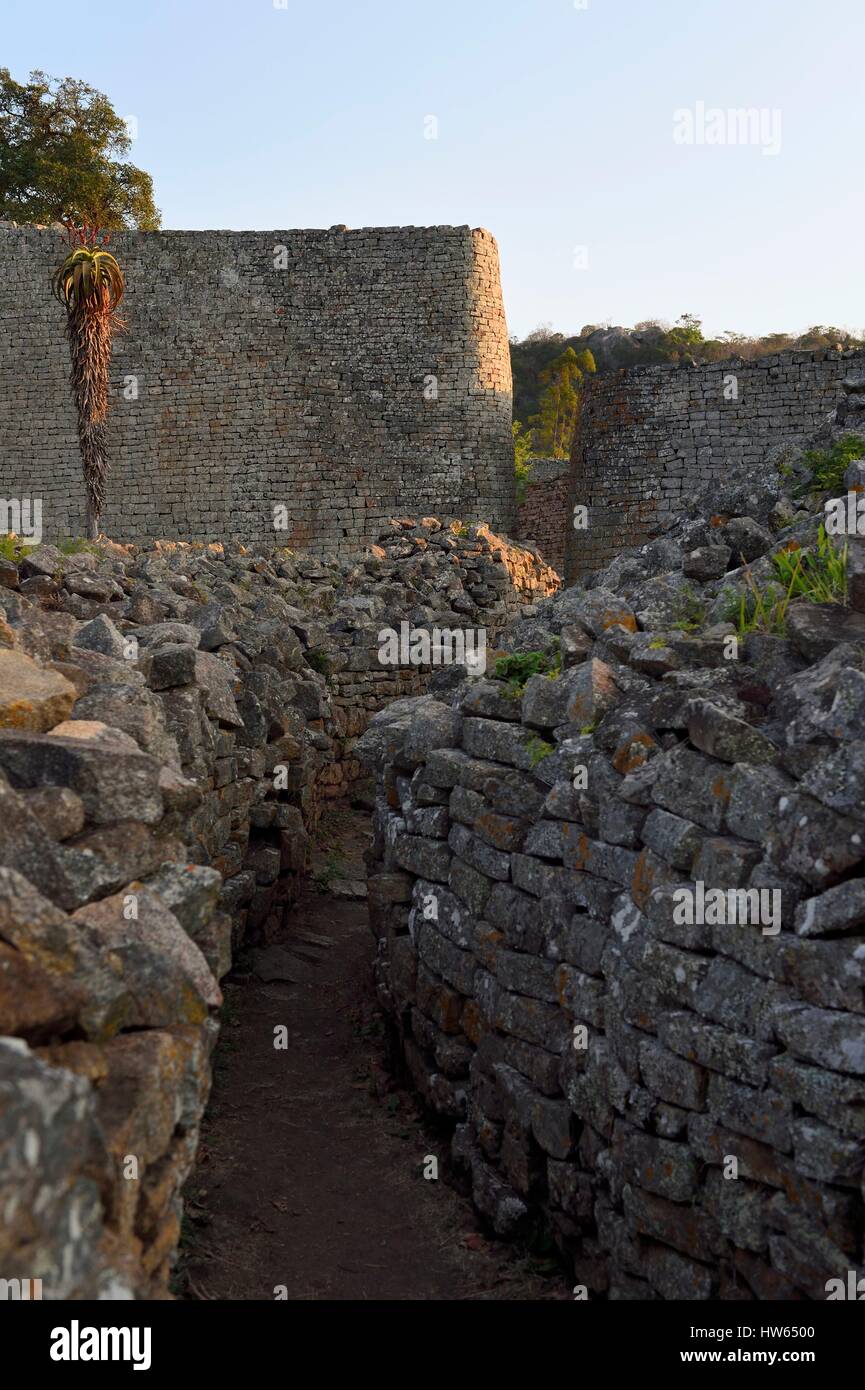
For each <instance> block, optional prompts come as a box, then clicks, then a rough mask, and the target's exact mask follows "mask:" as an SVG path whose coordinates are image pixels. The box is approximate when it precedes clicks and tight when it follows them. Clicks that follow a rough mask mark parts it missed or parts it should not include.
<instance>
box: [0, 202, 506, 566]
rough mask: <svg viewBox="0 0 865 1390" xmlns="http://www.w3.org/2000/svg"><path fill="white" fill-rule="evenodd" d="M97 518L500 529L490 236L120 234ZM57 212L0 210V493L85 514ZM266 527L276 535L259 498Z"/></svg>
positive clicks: (207, 528)
mask: <svg viewBox="0 0 865 1390" xmlns="http://www.w3.org/2000/svg"><path fill="white" fill-rule="evenodd" d="M111 249H112V251H113V252H114V253H115V254H116V255H117V257H118V259H119V260H120V262H121V264H122V266H123V269H124V271H125V273H126V282H127V293H126V297H125V299H124V301H123V315H124V317H125V319H126V320H127V324H128V327H127V332H126V333H125V334H123V335H121V336H119V337H118V339H117V340H116V345H115V351H114V357H113V362H112V385H111V406H112V414H111V423H110V451H111V458H112V461H113V462H112V472H111V477H110V479H109V483H108V500H107V507H106V511H105V514H104V517H103V523H104V529H105V532H106V534H108V535H111V536H113V537H115V538H116V539H118V540H134V539H140V538H142V537H147V536H151V537H157V538H162V539H165V538H177V539H183V540H205V541H209V540H216V539H236V540H241V541H246V542H257V543H264V544H271V545H272V544H275V543H281V544H288V545H291V546H294V547H298V546H303V545H310V544H314V545H315V547H316V549H318V550H319V551H324V552H326V551H330V552H336V553H350V552H352V551H356V550H358V549H359V548H360V546H361V545H362V544H363V543H364V542H366V541H368V540H374V539H375V536H376V534H377V533H378V531H380V530H381V529H382V527H383V526H384V525H385V524H386V522H387V520H388V518H389V517H390V516H391V515H392V514H393V513H394V512H401V511H405V510H413V511H415V512H416V513H417V514H424V513H434V514H436V515H440V516H444V517H457V518H460V519H463V520H466V521H485V522H488V523H489V524H491V525H492V526H493V527H494V528H496V529H504V530H505V531H509V530H512V529H513V519H514V516H513V511H514V482H513V444H512V439H511V372H510V358H509V353H508V340H507V329H506V325H505V317H504V310H503V306H502V298H501V288H500V283H499V263H498V251H497V247H496V243H495V240H494V239H493V237H492V236H490V234H489V233H488V232H485V231H483V230H474V231H472V230H471V229H469V228H468V227H426V228H420V227H417V228H416V227H384V228H363V229H359V230H353V231H347V230H346V229H344V228H332V229H331V230H330V231H274V232H217V231H213V232H152V233H145V232H129V233H123V234H117V235H116V236H114V237H113V238H112V242H111ZM65 250H66V247H65V242H64V240H63V238H62V236H60V235H59V234H58V233H57V232H56V231H54V230H51V229H45V230H40V229H37V228H13V227H10V226H9V225H8V224H7V225H5V226H2V227H0V497H3V498H5V499H9V498H22V497H40V498H41V499H42V504H43V528H44V535H45V537H46V539H56V538H57V537H58V536H61V535H80V534H82V522H83V490H82V482H81V465H80V460H79V455H78V446H77V440H76V433H75V418H74V412H73V409H72V404H71V399H70V394H69V389H68V385H67V380H68V375H69V361H68V351H67V347H66V343H65V340H64V335H63V321H64V316H63V311H62V309H61V307H60V305H58V304H57V303H56V301H54V300H53V299H52V297H51V294H50V288H49V287H50V277H51V274H52V271H53V270H54V269H55V268H56V266H57V264H59V262H60V260H61V259H62V257H63V255H64V253H65ZM275 506H276V507H284V509H285V510H284V512H280V513H279V514H278V521H279V524H280V526H281V528H282V530H281V531H280V532H277V533H276V534H275V533H274V513H273V508H274V507H275Z"/></svg>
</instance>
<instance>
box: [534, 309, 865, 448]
mask: <svg viewBox="0 0 865 1390" xmlns="http://www.w3.org/2000/svg"><path fill="white" fill-rule="evenodd" d="M863 345H865V338H857V337H856V336H855V335H853V334H852V333H849V332H848V331H847V330H846V329H840V328H832V327H823V326H821V325H816V326H815V327H813V328H809V329H808V331H807V332H806V333H802V334H800V335H799V336H798V337H797V336H796V335H795V334H792V333H771V334H769V335H768V336H767V337H765V338H749V337H746V336H745V335H743V334H736V333H725V334H724V336H723V338H704V337H703V334H702V330H701V326H700V320H699V319H697V318H695V317H694V316H693V315H691V314H683V315H682V317H681V318H680V319H679V321H678V323H676V324H675V325H673V326H670V325H669V324H664V323H661V322H645V323H638V324H637V325H636V326H635V327H634V328H621V327H611V326H610V325H603V326H598V325H596V324H587V325H586V326H585V327H584V328H582V329H581V330H580V332H579V333H578V334H575V335H573V336H571V337H568V336H566V335H565V334H564V333H554V332H553V331H552V329H551V327H550V326H549V325H544V326H543V327H541V328H536V329H535V331H534V332H533V333H529V335H528V337H526V338H523V339H522V341H520V340H519V339H517V338H512V339H511V369H512V371H513V377H514V419H515V420H520V421H521V422H522V423H523V424H525V422H526V421H527V420H528V418H529V416H530V415H534V414H536V413H537V410H538V406H539V396H540V391H541V389H542V388H540V387H539V383H538V377H539V375H540V373H541V372H542V371H543V370H544V368H545V367H546V366H547V365H548V363H550V362H551V361H552V360H553V358H554V357H557V356H558V355H559V353H561V352H562V351H563V350H564V349H565V348H566V347H572V348H573V349H574V351H575V352H577V353H580V352H582V351H584V350H585V349H588V350H589V351H590V352H591V354H592V356H593V357H594V359H595V364H596V366H597V369H598V371H599V372H601V373H603V372H609V371H615V370H616V369H617V368H619V367H633V366H638V365H641V364H642V365H651V364H653V363H658V362H683V363H685V362H697V363H699V362H721V361H724V360H725V359H726V358H728V357H743V358H745V359H746V360H748V359H751V358H754V357H766V356H768V355H769V354H771V353H773V352H784V351H787V350H789V349H799V350H806V349H809V348H831V347H844V348H849V347H862V346H863Z"/></svg>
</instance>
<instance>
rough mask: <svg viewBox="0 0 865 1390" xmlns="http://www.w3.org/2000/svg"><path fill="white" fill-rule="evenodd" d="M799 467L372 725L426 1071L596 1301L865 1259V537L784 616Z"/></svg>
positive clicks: (385, 877)
mask: <svg viewBox="0 0 865 1390" xmlns="http://www.w3.org/2000/svg"><path fill="white" fill-rule="evenodd" d="M837 437H838V426H837V425H835V426H832V427H830V428H828V429H827V433H826V435H825V439H824V441H823V442H825V443H830V444H831V442H832V441H833V440H834V439H836V438H837ZM861 467H862V465H861V464H859V463H853V464H851V465H850V470H849V471H848V476H847V477H846V478H845V482H844V487H845V488H846V487H847V486H854V487H858V486H859V483H858V481H857V478H858V474H859V472H860V471H861ZM806 472H807V469H806V468H805V465H803V464H801V463H800V462H797V461H796V460H793V462H792V463H790V462H789V461H788V462H787V463H785V465H784V473H783V474H781V475H779V473H778V471H777V469H775V468H774V467H771V468H767V469H765V470H763V471H762V473H761V474H760V475H759V476H757V477H755V476H754V474H753V472H752V471H751V470H750V469H748V470H747V471H746V470H743V472H742V474H741V475H738V474H737V472H736V470H735V469H731V470H730V472H729V474H728V477H727V480H726V482H725V483H724V484H723V485H716V486H714V488H713V490H712V493H711V495H710V496H709V497H708V498H704V499H702V500H698V501H697V502H696V503H695V504H694V505H693V506H692V507H691V508H690V509H689V514H688V515H686V516H685V517H683V518H681V519H680V520H679V521H678V522H676V524H675V525H673V526H671V527H670V528H668V530H667V532H666V534H665V535H664V536H663V537H660V538H658V539H657V540H655V541H654V542H652V543H651V544H648V545H646V546H644V547H642V548H641V549H639V550H633V551H630V552H626V553H623V554H622V555H620V556H619V557H617V558H616V559H615V560H614V561H613V562H612V564H611V565H610V566H609V567H608V568H607V569H606V570H605V571H600V572H596V573H595V574H593V575H592V577H591V583H590V587H588V588H585V587H577V588H573V589H568V590H565V591H564V592H563V593H561V594H559V595H557V596H555V597H553V598H551V599H549V600H546V601H544V602H542V603H540V604H538V605H537V606H536V609H535V612H534V613H532V614H531V615H528V616H526V617H524V618H522V619H520V620H518V621H517V622H516V623H514V624H513V625H511V627H510V628H509V629H508V631H507V632H506V633H505V635H504V637H503V640H502V645H503V646H504V647H505V648H507V650H508V651H509V652H510V653H511V658H510V661H507V662H501V663H500V664H499V665H498V666H497V667H494V668H493V669H492V670H491V671H489V672H488V673H487V675H486V676H485V677H484V678H483V679H478V678H477V677H475V676H473V675H471V674H470V673H468V672H467V673H466V675H465V679H464V680H463V681H462V682H460V683H459V684H458V685H456V686H453V685H452V686H451V688H450V689H447V688H445V686H444V683H443V682H436V681H434V682H433V685H432V688H431V690H430V691H429V692H428V693H427V694H426V695H425V696H424V697H423V698H422V699H421V700H420V701H415V702H413V701H403V702H401V703H400V704H398V705H396V706H393V707H391V708H389V709H386V710H383V711H382V712H381V713H379V714H378V715H376V717H375V718H374V720H373V723H372V726H371V728H370V730H369V731H368V733H367V734H366V735H365V736H364V739H363V740H362V743H361V750H360V751H361V752H362V753H364V754H365V756H366V757H367V758H368V760H369V762H370V764H371V765H373V766H374V767H375V768H376V772H377V777H378V793H377V802H376V812H375V817H374V826H375V839H374V847H373V851H372V858H371V864H370V879H369V900H370V915H371V924H372V927H373V931H374V933H375V936H376V939H377V965H376V972H377V980H378V990H379V997H380V1000H381V1002H382V1004H383V1006H384V1008H385V1009H386V1011H387V1013H388V1015H389V1017H390V1019H391V1021H392V1025H393V1029H394V1034H395V1037H396V1039H397V1042H398V1046H399V1049H400V1050H401V1053H402V1056H403V1058H404V1061H405V1064H406V1066H407V1069H408V1072H409V1073H410V1075H411V1077H412V1080H413V1083H414V1085H415V1086H416V1088H417V1089H418V1090H419V1091H420V1093H421V1094H422V1095H423V1097H424V1099H425V1101H426V1102H427V1104H428V1105H429V1106H430V1107H431V1108H432V1109H433V1110H434V1111H436V1112H437V1113H438V1114H439V1115H440V1116H441V1117H443V1118H444V1119H446V1120H448V1121H449V1122H450V1123H451V1124H452V1125H453V1145H452V1153H453V1158H454V1161H455V1163H456V1164H457V1165H458V1167H459V1168H461V1169H462V1170H463V1171H464V1172H465V1174H466V1175H467V1179H468V1181H469V1182H470V1184H471V1190H472V1193H473V1197H474V1201H475V1203H476V1205H477V1207H478V1208H479V1209H480V1211H481V1212H482V1213H483V1214H484V1215H485V1217H486V1218H487V1219H488V1221H489V1222H490V1224H491V1226H492V1227H493V1229H494V1230H495V1231H497V1232H499V1233H501V1234H507V1233H513V1232H517V1231H519V1230H520V1229H522V1228H525V1227H527V1226H528V1225H529V1223H530V1222H533V1221H536V1220H537V1219H538V1218H541V1219H542V1220H543V1221H544V1222H545V1223H546V1224H547V1225H548V1226H549V1228H550V1229H551V1231H552V1233H553V1235H554V1238H555V1240H556V1242H557V1243H558V1245H559V1247H560V1249H561V1250H562V1251H563V1252H564V1253H565V1254H566V1256H567V1257H568V1259H569V1260H570V1261H571V1262H572V1265H573V1271H574V1277H575V1280H576V1282H577V1283H578V1284H579V1285H581V1286H582V1287H583V1289H584V1291H585V1292H586V1293H587V1294H588V1296H590V1297H609V1298H611V1299H743V1298H744V1299H779V1298H794V1299H801V1298H805V1299H823V1298H825V1297H826V1296H827V1281H829V1280H830V1279H834V1278H841V1279H842V1280H844V1279H846V1278H847V1274H848V1271H849V1270H855V1271H856V1274H857V1277H858V1276H861V1275H862V1273H863V1270H862V1268H861V1266H862V1262H863V1247H862V1235H863V1215H865V1208H863V1186H862V1184H863V1165H865V1126H863V1118H862V1117H863V1108H865V993H863V985H865V973H863V970H865V964H863V962H865V877H863V874H865V782H863V775H865V774H863V769H865V754H863V750H865V744H863V742H862V728H863V725H865V611H863V601H862V597H861V593H860V590H859V588H858V585H857V580H856V576H858V575H859V573H860V569H861V567H862V564H863V559H865V552H863V547H865V541H863V540H861V539H859V538H857V537H850V539H849V554H848V558H847V578H848V590H849V592H848V598H849V606H848V605H845V604H844V603H843V602H834V603H821V602H815V601H814V598H813V596H812V597H810V598H809V597H807V596H805V597H802V596H795V597H794V599H793V601H792V602H791V604H790V606H789V608H788V610H787V612H786V620H785V621H784V620H783V614H782V615H781V618H780V619H779V620H778V621H770V620H769V617H768V616H767V613H768V609H769V608H771V604H772V602H774V601H775V600H774V599H773V598H771V597H767V594H768V592H769V585H770V584H771V583H772V582H773V580H774V582H775V583H776V587H780V586H779V584H778V573H779V571H778V568H777V565H776V564H774V563H773V558H772V557H773V556H774V555H778V554H781V553H782V552H783V553H784V554H785V555H787V556H788V558H789V556H790V555H791V554H792V555H795V554H796V553H800V554H803V555H810V556H812V557H813V556H815V555H818V537H817V530H818V524H819V508H820V505H821V504H822V502H823V501H824V500H825V499H824V497H822V496H821V497H817V498H816V499H815V498H812V499H811V500H810V502H806V501H805V500H802V499H801V498H800V499H799V500H796V499H795V498H793V497H791V495H785V492H784V489H785V488H788V487H790V486H791V484H793V483H795V482H796V480H797V478H799V477H802V476H804V474H805V473H806ZM815 503H816V505H815ZM843 544H844V537H839V538H837V540H835V541H831V542H830V544H829V548H828V552H826V551H824V555H823V559H822V560H820V559H819V556H818V558H817V559H815V561H814V564H815V566H816V569H815V570H814V571H813V572H812V573H816V572H817V570H819V572H820V573H821V574H822V576H823V577H824V578H825V577H826V573H827V570H826V566H827V565H828V563H829V560H828V558H827V555H828V556H830V557H834V560H835V562H836V563H840V559H839V557H840V553H841V550H842V547H843ZM824 546H825V542H824ZM806 563H807V562H806ZM755 594H759V595H761V597H762V598H764V599H765V601H766V606H764V608H763V609H760V607H759V605H758V604H757V602H756V600H755V597H754V596H755ZM836 597H837V598H839V599H840V598H843V593H841V592H838V593H836ZM743 600H744V607H743V606H742V605H743ZM775 616H776V618H777V617H778V614H777V613H776V615H775ZM520 653H522V654H523V657H522V662H520V660H519V654H520Z"/></svg>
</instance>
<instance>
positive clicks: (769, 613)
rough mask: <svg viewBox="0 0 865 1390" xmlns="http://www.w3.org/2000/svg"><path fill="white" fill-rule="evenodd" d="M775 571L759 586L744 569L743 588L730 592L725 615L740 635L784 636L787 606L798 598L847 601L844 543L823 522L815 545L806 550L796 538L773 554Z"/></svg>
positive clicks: (845, 548) (818, 600) (803, 599)
mask: <svg viewBox="0 0 865 1390" xmlns="http://www.w3.org/2000/svg"><path fill="white" fill-rule="evenodd" d="M772 569H773V572H774V575H775V579H774V580H770V581H769V583H768V584H767V585H766V586H765V588H762V589H761V588H760V586H759V585H758V584H757V581H756V580H755V579H754V576H753V575H752V574H751V572H750V570H746V571H745V585H746V589H745V592H744V593H743V594H742V595H741V596H740V597H739V598H737V597H736V595H735V594H734V595H732V596H731V599H730V601H729V602H728V604H727V607H726V609H725V611H724V617H725V618H726V619H727V620H728V621H729V622H732V623H735V625H736V631H737V633H738V635H739V636H740V637H746V636H747V635H748V633H749V632H767V633H775V634H777V635H778V636H780V637H783V636H784V633H785V631H786V626H787V609H788V608H789V607H790V604H791V603H794V602H795V601H796V600H797V599H798V600H802V601H804V602H807V603H846V601H847V544H846V542H845V544H844V545H843V547H841V546H836V545H833V544H832V541H831V540H830V539H829V537H828V536H827V534H826V528H825V526H823V525H822V524H821V525H820V528H819V531H818V532H817V547H816V549H813V550H806V549H803V548H802V547H800V546H799V545H798V544H797V543H796V542H793V543H792V544H791V545H789V546H787V547H786V548H785V549H784V550H779V551H778V552H777V553H776V554H775V555H773V556H772Z"/></svg>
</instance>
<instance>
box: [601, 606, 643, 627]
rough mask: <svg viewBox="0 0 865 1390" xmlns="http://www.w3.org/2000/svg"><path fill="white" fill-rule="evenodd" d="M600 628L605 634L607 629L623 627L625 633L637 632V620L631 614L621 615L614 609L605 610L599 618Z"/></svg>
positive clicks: (621, 613)
mask: <svg viewBox="0 0 865 1390" xmlns="http://www.w3.org/2000/svg"><path fill="white" fill-rule="evenodd" d="M601 627H602V628H603V630H604V632H606V630H607V628H608V627H623V628H624V629H625V631H626V632H636V631H637V620H636V618H635V617H634V615H633V613H623V612H621V611H616V610H615V609H607V610H606V611H605V612H604V615H603V617H602V618H601Z"/></svg>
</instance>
